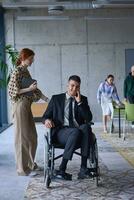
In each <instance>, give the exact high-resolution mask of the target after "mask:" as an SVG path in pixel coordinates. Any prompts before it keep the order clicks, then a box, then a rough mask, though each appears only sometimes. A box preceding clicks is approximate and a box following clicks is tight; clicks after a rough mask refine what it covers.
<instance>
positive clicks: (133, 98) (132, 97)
mask: <svg viewBox="0 0 134 200" xmlns="http://www.w3.org/2000/svg"><path fill="white" fill-rule="evenodd" d="M128 101H129V103H131V104H134V96H129V97H128ZM132 128H134V121H133V122H132Z"/></svg>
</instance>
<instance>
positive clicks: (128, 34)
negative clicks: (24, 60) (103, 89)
mask: <svg viewBox="0 0 134 200" xmlns="http://www.w3.org/2000/svg"><path fill="white" fill-rule="evenodd" d="M110 12H111V15H114V13H112V11H110ZM123 12H125V13H126V11H123V10H122V11H118V12H117V10H116V14H117V15H118V16H120V15H121V14H124V13H123ZM26 14H27V13H26ZM39 14H40V13H39ZM101 14H102V12H100V16H101ZM127 15H128V16H129V14H128V11H127ZM130 15H131V13H130ZM5 20H6V21H5V25H6V30H7V35H6V42H7V44H13V45H14V46H15V47H16V48H17V49H18V50H20V49H21V48H23V47H29V48H32V49H33V50H34V51H35V53H36V56H35V62H34V64H33V65H32V66H31V69H30V71H31V73H32V75H33V77H34V78H35V79H37V80H38V85H39V88H40V89H41V90H42V91H43V92H45V94H46V95H48V96H49V97H51V95H52V94H55V93H60V92H63V91H65V89H66V83H67V79H68V76H70V75H71V74H78V75H80V76H81V79H82V87H81V92H82V93H83V94H84V95H86V96H88V100H89V104H90V106H91V110H92V112H93V115H94V121H100V120H101V109H100V106H99V105H98V104H97V101H96V91H97V88H98V85H99V83H100V82H101V81H103V80H104V79H105V77H106V76H107V75H108V74H109V73H112V74H114V75H115V83H116V86H117V90H118V93H119V95H120V97H121V99H122V98H123V90H122V89H123V81H124V77H125V49H127V48H134V37H133V36H134V22H133V20H128V19H125V20H122V19H116V20H115V19H114V20H112V19H109V20H106V19H103V20H102V19H101V20H100V19H96V20H85V19H84V17H71V19H70V20H68V21H56V20H55V21H17V20H16V19H15V18H14V17H13V13H12V12H9V11H8V12H7V13H6V15H5Z"/></svg>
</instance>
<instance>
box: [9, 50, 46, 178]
mask: <svg viewBox="0 0 134 200" xmlns="http://www.w3.org/2000/svg"><path fill="white" fill-rule="evenodd" d="M34 55H35V53H34V52H33V51H32V50H31V49H28V48H24V49H22V50H21V51H20V54H19V58H18V60H17V62H16V66H17V67H16V68H15V70H14V71H13V73H12V74H11V78H10V81H9V95H10V97H11V101H12V105H13V117H14V125H15V157H16V168H17V173H18V175H21V176H25V175H29V174H30V172H31V171H32V170H34V169H35V168H37V164H36V163H34V159H35V153H36V148H37V132H36V128H35V123H34V120H33V116H32V112H31V104H32V102H33V101H38V100H39V99H40V98H41V99H43V100H45V101H47V100H48V98H47V97H46V96H44V95H43V94H42V92H41V91H40V90H39V89H38V88H37V82H36V81H34V80H33V79H32V78H31V75H30V73H29V71H28V69H27V68H28V66H31V64H32V63H33V61H34ZM24 79H25V80H33V82H32V83H30V85H28V86H25V87H23V81H22V80H24Z"/></svg>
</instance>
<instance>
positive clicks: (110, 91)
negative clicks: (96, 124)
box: [97, 74, 121, 133]
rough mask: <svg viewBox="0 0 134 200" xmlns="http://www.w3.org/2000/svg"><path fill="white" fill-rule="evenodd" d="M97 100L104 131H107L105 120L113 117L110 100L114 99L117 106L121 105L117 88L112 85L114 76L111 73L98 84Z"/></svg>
mask: <svg viewBox="0 0 134 200" xmlns="http://www.w3.org/2000/svg"><path fill="white" fill-rule="evenodd" d="M97 101H98V103H99V104H100V105H101V108H102V114H103V129H104V133H107V122H108V120H110V119H111V120H112V119H113V103H112V102H113V101H115V102H116V103H117V104H118V105H119V106H120V105H121V102H120V100H119V97H118V94H117V89H116V87H115V85H114V76H113V75H112V74H109V75H108V76H107V78H106V80H105V81H104V82H102V83H101V84H100V85H99V88H98V91H97Z"/></svg>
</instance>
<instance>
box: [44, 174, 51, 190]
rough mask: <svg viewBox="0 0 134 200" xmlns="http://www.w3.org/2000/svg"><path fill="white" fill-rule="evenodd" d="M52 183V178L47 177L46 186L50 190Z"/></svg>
mask: <svg viewBox="0 0 134 200" xmlns="http://www.w3.org/2000/svg"><path fill="white" fill-rule="evenodd" d="M50 183H51V178H50V176H49V175H48V174H47V175H46V178H45V186H46V188H49V186H50Z"/></svg>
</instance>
